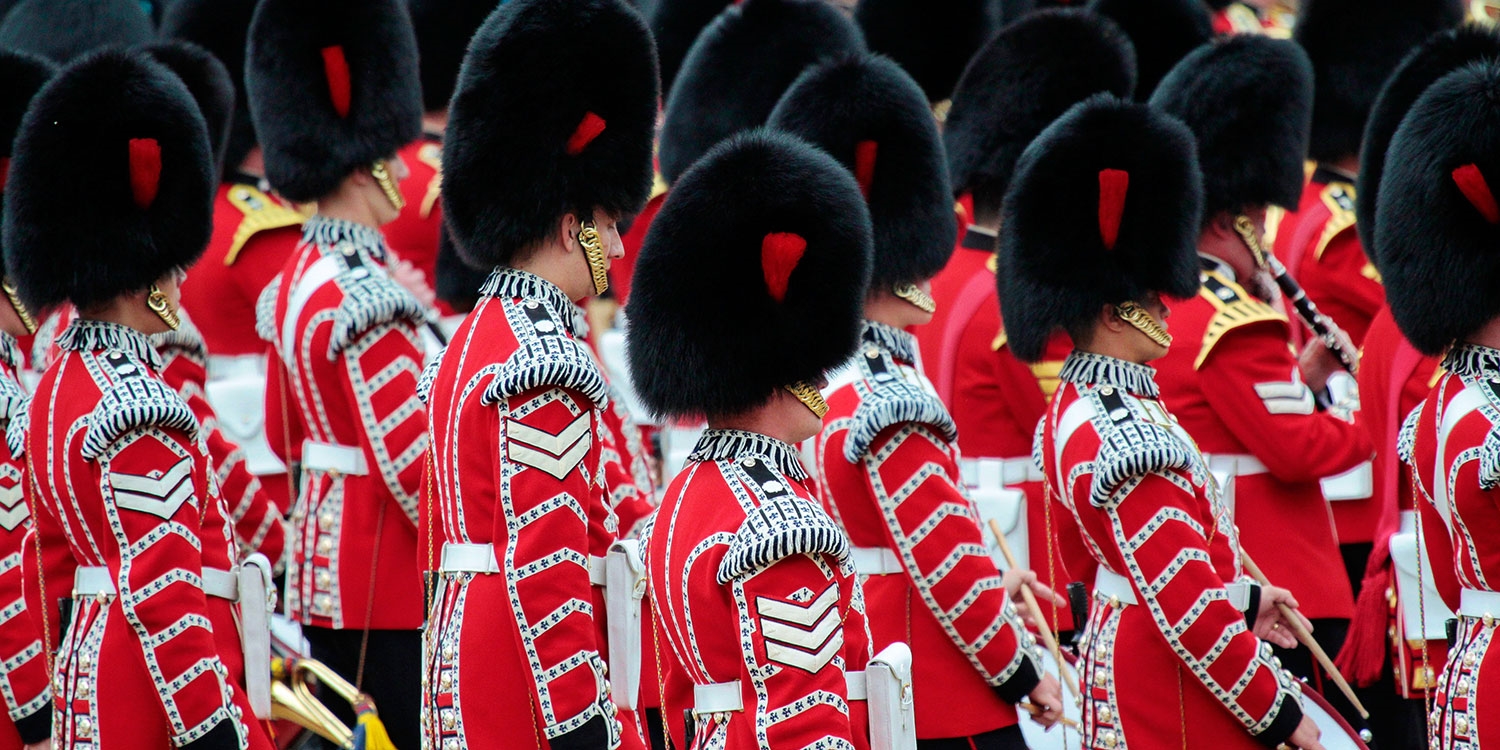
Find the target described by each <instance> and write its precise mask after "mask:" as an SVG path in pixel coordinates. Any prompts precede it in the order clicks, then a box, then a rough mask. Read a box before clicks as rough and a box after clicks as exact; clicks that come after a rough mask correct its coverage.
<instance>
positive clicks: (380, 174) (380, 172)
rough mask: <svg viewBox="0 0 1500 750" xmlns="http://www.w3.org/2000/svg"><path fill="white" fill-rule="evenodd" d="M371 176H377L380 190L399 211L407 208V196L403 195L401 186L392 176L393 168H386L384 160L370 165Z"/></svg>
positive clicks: (376, 180)
mask: <svg viewBox="0 0 1500 750" xmlns="http://www.w3.org/2000/svg"><path fill="white" fill-rule="evenodd" d="M370 176H371V177H374V178H375V182H376V184H378V185H380V192H382V193H385V199H386V200H388V201H390V202H391V205H392V206H395V207H396V210H397V211H400V210H401V209H403V208H406V198H405V197H403V196H402V195H401V188H400V187H399V186H398V185H397V184H396V180H395V179H393V178H392V177H391V170H390V169H388V168H386V166H385V161H384V160H381V161H377V162H375V163H374V164H371V165H370Z"/></svg>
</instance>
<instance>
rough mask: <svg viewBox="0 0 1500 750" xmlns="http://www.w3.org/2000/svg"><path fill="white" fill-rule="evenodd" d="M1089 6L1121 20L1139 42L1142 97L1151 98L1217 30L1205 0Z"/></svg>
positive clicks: (1106, 1) (1138, 94) (1092, 2)
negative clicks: (1191, 53)
mask: <svg viewBox="0 0 1500 750" xmlns="http://www.w3.org/2000/svg"><path fill="white" fill-rule="evenodd" d="M1088 9H1089V11H1091V12H1093V13H1098V14H1099V15H1101V16H1104V17H1105V18H1108V19H1111V20H1113V21H1114V22H1115V23H1117V24H1119V25H1120V28H1121V29H1124V31H1125V34H1126V35H1127V36H1129V37H1130V41H1131V43H1132V44H1133V45H1134V46H1135V67H1136V84H1135V98H1136V100H1138V101H1145V100H1146V99H1148V98H1150V96H1151V92H1153V91H1155V90H1156V85H1157V83H1159V82H1160V81H1161V79H1162V77H1163V76H1165V75H1166V74H1167V71H1169V70H1171V69H1172V66H1174V65H1176V64H1177V61H1179V60H1181V59H1182V58H1183V57H1186V56H1187V54H1188V53H1189V52H1192V51H1193V50H1194V49H1196V48H1197V47H1198V45H1200V44H1203V43H1204V42H1206V41H1208V40H1209V39H1211V38H1213V34H1214V30H1213V19H1212V18H1211V17H1210V16H1209V12H1208V6H1207V5H1205V4H1204V3H1203V2H1202V0H1089V4H1088Z"/></svg>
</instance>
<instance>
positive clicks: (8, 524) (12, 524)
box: [0, 503, 31, 531]
mask: <svg viewBox="0 0 1500 750" xmlns="http://www.w3.org/2000/svg"><path fill="white" fill-rule="evenodd" d="M30 515H31V514H30V513H29V512H28V511H27V509H26V504H25V503H17V504H16V506H15V507H13V508H10V509H8V510H0V528H3V529H5V530H6V531H15V530H16V527H17V526H20V525H21V523H22V522H23V521H25V520H26V519H27V517H28V516H30Z"/></svg>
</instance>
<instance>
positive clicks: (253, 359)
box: [208, 354, 266, 380]
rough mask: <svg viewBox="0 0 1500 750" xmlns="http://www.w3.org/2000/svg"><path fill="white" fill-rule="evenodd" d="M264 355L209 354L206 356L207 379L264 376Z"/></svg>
mask: <svg viewBox="0 0 1500 750" xmlns="http://www.w3.org/2000/svg"><path fill="white" fill-rule="evenodd" d="M265 375H266V356H265V355H264V354H235V355H229V354H211V355H209V357H208V379H209V380H228V379H230V378H243V377H262V378H263V377H265Z"/></svg>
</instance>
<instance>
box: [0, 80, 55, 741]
mask: <svg viewBox="0 0 1500 750" xmlns="http://www.w3.org/2000/svg"><path fill="white" fill-rule="evenodd" d="M53 73H54V69H53V67H52V64H51V63H49V62H47V61H46V60H44V59H42V58H40V57H35V56H33V55H28V54H25V53H23V52H9V51H0V79H3V80H4V81H5V85H4V87H3V88H0V152H3V153H4V157H3V159H0V175H5V176H8V173H9V171H10V159H11V155H12V154H11V146H12V144H14V142H15V136H16V130H17V129H18V128H20V125H21V117H22V115H24V114H25V113H26V107H27V105H28V104H29V103H30V102H31V98H32V97H33V96H35V95H36V92H37V91H38V90H39V89H41V87H42V85H43V84H45V83H46V82H47V80H48V79H50V78H51V77H52V74H53ZM0 248H3V241H0ZM0 258H3V254H0ZM15 289H16V288H15V285H14V284H12V283H11V282H10V281H9V280H0V291H4V292H5V301H3V302H0V419H3V421H4V424H5V427H6V443H7V446H8V447H9V450H3V449H0V569H3V570H4V572H3V573H0V602H3V604H0V607H3V608H4V610H5V611H6V612H8V613H9V616H7V617H5V618H4V619H3V620H0V664H3V665H4V666H3V667H0V680H3V681H4V684H5V689H4V690H0V695H3V696H4V705H5V713H6V718H5V719H3V720H0V748H5V749H6V750H16V749H18V748H22V747H24V748H26V750H44V749H45V748H50V747H51V741H50V738H51V736H52V696H51V693H50V692H49V691H48V688H47V680H48V677H47V659H48V657H47V655H46V654H44V653H43V651H42V624H41V620H40V619H39V614H38V612H39V609H40V607H41V606H45V605H43V603H42V602H41V600H40V599H39V598H37V596H36V591H35V586H34V585H32V586H28V585H26V581H25V579H26V573H25V568H23V566H22V563H21V560H22V558H23V557H30V556H33V555H34V554H35V548H34V547H32V546H31V545H29V544H28V543H29V542H31V537H30V536H28V535H27V532H28V530H30V529H31V513H30V509H29V508H30V506H29V504H28V503H27V502H26V497H25V492H26V486H25V470H26V462H25V455H24V453H25V437H26V411H27V408H28V404H27V401H28V399H29V398H30V396H29V395H28V394H27V391H26V389H25V388H24V387H23V386H22V385H21V380H20V375H21V372H22V371H23V370H24V368H25V356H24V354H23V352H22V351H21V347H20V345H19V344H18V340H19V339H22V338H26V337H29V336H30V335H31V334H33V333H35V332H36V326H37V319H36V317H35V316H33V315H32V312H31V310H30V309H29V308H28V307H26V304H25V303H23V302H22V301H21V298H20V296H19V295H18V294H17V293H16V291H15ZM25 594H29V596H26V595H25Z"/></svg>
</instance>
